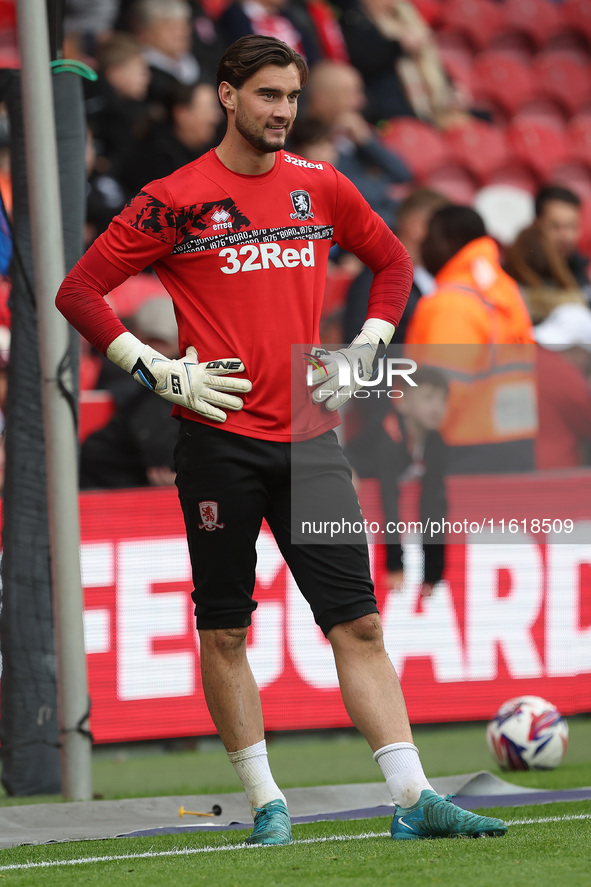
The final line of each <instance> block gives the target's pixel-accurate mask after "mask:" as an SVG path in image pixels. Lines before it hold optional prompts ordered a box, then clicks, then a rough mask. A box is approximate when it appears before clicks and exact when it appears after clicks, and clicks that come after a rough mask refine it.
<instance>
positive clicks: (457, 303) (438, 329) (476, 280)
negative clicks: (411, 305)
mask: <svg viewBox="0 0 591 887" xmlns="http://www.w3.org/2000/svg"><path fill="white" fill-rule="evenodd" d="M421 252H422V256H423V264H424V266H425V268H426V269H427V271H429V272H430V273H431V274H432V275H433V276H434V277H435V281H436V283H437V288H436V289H435V290H434V291H433V292H432V293H430V294H429V295H427V296H423V297H422V298H421V299H420V300H419V303H418V305H417V307H416V310H415V312H414V314H413V316H412V318H411V320H410V323H409V325H408V329H407V333H406V339H405V341H406V342H412V343H413V344H425V345H426V344H435V343H436V344H453V345H474V344H516V343H526V342H529V343H531V342H533V341H534V338H533V332H532V324H531V320H530V317H529V314H528V312H527V308H526V306H525V302H524V301H523V299H522V297H521V294H520V292H519V288H518V286H517V284H516V283H515V281H514V280H513V278H511V277H510V276H509V275H508V274H507V273H506V272H505V271H504V270H503V269H502V267H501V265H500V262H499V250H498V247H497V245H496V243H495V241H494V240H493V239H492V238H491V237H488V236H487V234H486V229H485V227H484V222H483V221H482V219H481V217H480V216H479V215H478V213H477V212H476V211H475V210H473V209H471V208H470V207H468V206H458V205H454V204H451V205H450V206H444V207H442V208H441V209H439V210H437V212H435V213H434V214H433V216H432V218H431V221H430V224H429V228H428V231H427V236H426V238H425V240H424V241H423V245H422V249H421Z"/></svg>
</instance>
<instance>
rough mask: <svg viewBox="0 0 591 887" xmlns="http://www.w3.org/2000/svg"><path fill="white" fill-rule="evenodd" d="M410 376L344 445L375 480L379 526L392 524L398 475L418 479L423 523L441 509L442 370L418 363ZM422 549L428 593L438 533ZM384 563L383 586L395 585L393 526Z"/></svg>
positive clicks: (436, 569) (438, 568) (397, 556)
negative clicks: (380, 416) (374, 419)
mask: <svg viewBox="0 0 591 887" xmlns="http://www.w3.org/2000/svg"><path fill="white" fill-rule="evenodd" d="M413 381H414V382H415V383H416V387H414V388H411V387H410V386H406V387H405V389H404V397H402V398H400V399H399V400H391V401H389V405H388V411H387V413H386V416H385V417H384V420H383V423H382V425H381V427H379V428H378V429H375V428H374V427H373V426H367V427H364V428H363V431H362V432H361V433H360V434H359V435H358V436H357V437H355V438H354V439H353V440H352V441H351V442H350V443H349V444H348V446H347V447H346V448H345V454H346V456H347V458H348V459H349V461H350V462H351V465H352V467H353V468H354V469H355V470H356V472H357V474H358V476H359V477H377V478H378V479H379V481H380V492H381V498H382V509H383V520H384V527H392V526H395V525H397V524H398V521H399V510H398V502H399V497H400V483H401V482H402V481H410V480H419V481H420V484H421V494H420V519H421V521H422V522H423V525H426V524H427V522H428V521H429V522H432V521H439V522H441V521H442V520H443V519H444V518H445V516H446V513H447V500H446V495H445V473H446V462H447V447H446V445H445V444H444V442H443V439H442V438H441V435H440V434H439V430H438V429H439V428H440V427H441V424H442V422H443V418H444V416H445V410H446V400H447V394H448V383H447V380H446V378H445V376H444V375H443V373H441V372H440V371H439V370H437V369H435V368H434V367H430V366H424V367H420V368H419V369H418V370H417V371H416V372H415V373H414V374H413ZM362 415H363V414H362ZM368 453H371V459H370V460H368V457H367V454H368ZM423 552H424V562H425V563H424V575H423V582H422V584H421V595H422V596H423V597H429V596H430V595H431V594H432V592H433V588H434V587H435V585H436V584H437V583H438V582H439V581H440V580H441V578H442V576H443V568H444V554H445V547H444V544H443V535H442V534H438V535H436V536H435V537H434V538H432V539H430V541H429V542H425V543H424V545H423ZM386 569H387V585H388V588H391V589H394V590H395V591H401V590H402V586H403V581H404V572H403V553H402V545H401V544H400V534H399V533H398V532H388V534H387V547H386Z"/></svg>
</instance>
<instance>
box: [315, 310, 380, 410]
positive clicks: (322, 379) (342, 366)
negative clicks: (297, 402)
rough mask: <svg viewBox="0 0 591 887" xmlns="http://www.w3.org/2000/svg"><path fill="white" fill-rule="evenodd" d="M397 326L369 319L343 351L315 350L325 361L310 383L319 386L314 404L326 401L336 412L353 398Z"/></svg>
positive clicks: (372, 370)
mask: <svg viewBox="0 0 591 887" xmlns="http://www.w3.org/2000/svg"><path fill="white" fill-rule="evenodd" d="M394 329H395V327H394V326H393V325H392V324H391V323H388V322H387V321H386V320H378V319H377V318H369V319H368V320H366V321H365V323H364V324H363V328H362V330H361V332H360V333H359V335H358V336H356V337H355V338H354V339H353V341H352V342H351V344H350V345H349V346H347V348H341V349H340V350H339V351H326V350H324V349H323V348H314V349H312V354H313V356H314V357H316V358H320V360H321V361H322V363H323V364H324V366H321V367H317V368H316V369H315V370H314V371H313V372H312V375H311V379H310V381H309V383H308V384H309V385H310V386H311V387H313V388H315V391H314V392H313V394H312V400H313V401H314V403H325V405H326V408H327V410H331V412H332V411H334V410H337V409H338V408H339V407H341V406H343V404H345V403H346V402H347V401H348V400H349V398H350V397H353V395H354V393H355V392H356V391H357V390H358V389H359V388H361V387H362V385H363V383H364V382H366V381H369V379H371V377H372V375H373V372H374V369H375V361H376V358H379V357H382V356H383V354H384V352H385V349H386V345H389V344H390V339H391V338H392V336H393V335H394Z"/></svg>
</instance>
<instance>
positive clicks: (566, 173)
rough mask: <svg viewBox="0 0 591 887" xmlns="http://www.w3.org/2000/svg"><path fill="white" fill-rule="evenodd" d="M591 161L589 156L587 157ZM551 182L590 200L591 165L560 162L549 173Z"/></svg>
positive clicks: (583, 198) (584, 199)
mask: <svg viewBox="0 0 591 887" xmlns="http://www.w3.org/2000/svg"><path fill="white" fill-rule="evenodd" d="M589 163H591V157H589ZM551 179H552V184H555V185H563V186H564V187H565V188H569V189H570V190H571V191H574V192H575V194H578V196H579V197H580V198H581V200H583V201H586V200H591V167H590V166H589V165H587V166H586V165H585V164H583V163H561V164H559V165H558V166H556V167H554V169H553V170H552V173H551Z"/></svg>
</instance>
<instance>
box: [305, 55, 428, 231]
mask: <svg viewBox="0 0 591 887" xmlns="http://www.w3.org/2000/svg"><path fill="white" fill-rule="evenodd" d="M366 102H367V99H366V95H365V90H364V87H363V80H362V78H361V75H360V74H359V72H358V71H356V70H355V68H354V67H353V66H352V65H347V64H344V63H343V62H329V61H323V62H319V63H318V64H317V65H315V66H314V68H313V69H312V70H311V72H310V77H309V79H308V84H307V92H306V102H305V114H306V116H307V117H312V118H314V119H316V120H320V121H322V122H323V123H325V124H328V125H329V126H330V127H331V129H332V133H333V140H334V144H335V146H336V148H337V150H338V157H337V162H336V166H337V168H338V169H339V170H340V171H341V172H342V173H344V175H346V176H347V178H349V179H351V181H352V182H354V183H355V185H356V186H357V187H358V188H359V190H360V191H361V193H362V194H363V196H364V197H365V199H366V200H367V202H368V203H369V204H370V205H371V207H372V208H373V209H374V210H375V211H376V212H377V213H379V214H380V215H381V216H382V218H383V219H384V221H386V222H387V223H388V224H389V225H390V226H392V227H394V226H395V223H396V209H397V206H398V201H397V200H396V199H395V198H394V196H393V194H392V191H391V186H392V185H394V184H397V183H401V182H409V181H410V180H411V178H412V173H411V171H410V170H409V169H408V167H407V166H406V164H405V163H404V161H403V160H402V159H401V158H400V157H398V155H397V154H395V153H394V152H392V151H390V150H389V149H388V148H386V147H385V146H384V145H382V144H381V142H380V140H379V138H378V135H377V131H376V129H375V127H373V126H372V125H371V124H369V123H368V122H367V121H366V120H365V118H364V117H363V114H362V111H363V109H364V107H365V105H366Z"/></svg>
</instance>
